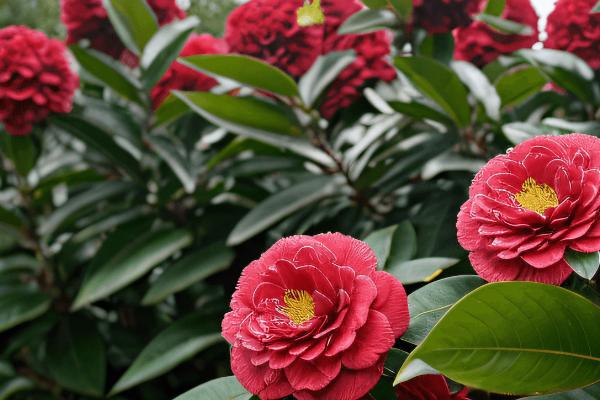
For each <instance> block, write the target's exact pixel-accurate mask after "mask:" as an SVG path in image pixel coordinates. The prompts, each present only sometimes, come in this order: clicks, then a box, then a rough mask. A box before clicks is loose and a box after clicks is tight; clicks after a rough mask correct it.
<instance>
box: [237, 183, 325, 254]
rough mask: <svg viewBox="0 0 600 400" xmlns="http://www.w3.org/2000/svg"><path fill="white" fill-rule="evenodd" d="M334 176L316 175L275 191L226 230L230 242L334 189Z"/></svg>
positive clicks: (244, 238) (289, 213) (247, 236)
mask: <svg viewBox="0 0 600 400" xmlns="http://www.w3.org/2000/svg"><path fill="white" fill-rule="evenodd" d="M336 189H337V185H336V183H335V179H333V178H332V177H330V176H319V177H315V178H313V179H309V180H306V181H304V182H302V183H299V184H297V185H294V186H291V187H289V188H287V189H285V190H282V191H281V192H278V193H276V194H274V195H272V196H270V197H268V198H267V199H266V200H264V201H263V202H262V203H260V204H258V205H257V206H256V207H254V208H253V209H252V211H250V212H249V213H248V214H246V216H245V217H244V218H242V220H241V221H240V222H238V224H237V225H236V226H235V228H234V229H233V231H232V232H231V233H230V234H229V238H228V239H227V244H229V245H231V246H233V245H237V244H240V243H242V242H244V241H245V240H247V239H250V238H251V237H253V236H254V235H256V234H258V233H260V232H262V231H263V230H265V229H267V228H269V227H270V226H271V225H273V224H275V223H276V222H278V221H280V220H281V219H283V218H285V217H287V216H289V215H291V214H293V213H295V212H297V211H299V210H301V209H303V208H304V207H306V206H308V205H310V204H313V203H316V202H317V201H319V200H322V199H324V198H326V197H330V196H332V195H334V194H335V193H336V191H337V190H336Z"/></svg>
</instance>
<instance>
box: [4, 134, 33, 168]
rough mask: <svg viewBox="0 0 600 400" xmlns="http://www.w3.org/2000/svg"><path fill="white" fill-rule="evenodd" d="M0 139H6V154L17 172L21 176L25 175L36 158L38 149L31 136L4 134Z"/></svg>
mask: <svg viewBox="0 0 600 400" xmlns="http://www.w3.org/2000/svg"><path fill="white" fill-rule="evenodd" d="M1 140H4V141H6V148H7V154H6V155H7V156H8V157H10V159H11V161H12V162H13V165H14V167H15V170H16V171H17V173H18V174H19V175H21V176H27V174H28V173H29V171H31V170H32V169H33V167H34V166H35V163H36V160H37V153H38V150H37V149H36V146H35V143H34V141H33V137H32V136H12V135H5V136H3V137H2V139H1Z"/></svg>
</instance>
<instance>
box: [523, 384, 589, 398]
mask: <svg viewBox="0 0 600 400" xmlns="http://www.w3.org/2000/svg"><path fill="white" fill-rule="evenodd" d="M523 399H527V400H598V399H600V383H597V384H595V385H592V386H588V387H586V388H584V389H576V390H571V391H570V392H563V393H557V394H549V395H546V396H531V397H524V398H523Z"/></svg>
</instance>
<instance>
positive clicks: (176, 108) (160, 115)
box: [153, 94, 190, 127]
mask: <svg viewBox="0 0 600 400" xmlns="http://www.w3.org/2000/svg"><path fill="white" fill-rule="evenodd" d="M188 111H190V108H189V107H188V106H187V104H185V103H184V102H183V101H181V100H179V99H178V98H177V97H175V96H173V94H169V96H167V98H166V99H165V100H164V101H163V102H162V103H161V104H160V105H159V106H158V108H157V109H156V110H155V111H154V123H153V127H158V126H161V125H165V124H168V123H170V122H173V121H175V120H176V119H177V118H179V117H181V116H182V115H184V114H185V113H187V112H188Z"/></svg>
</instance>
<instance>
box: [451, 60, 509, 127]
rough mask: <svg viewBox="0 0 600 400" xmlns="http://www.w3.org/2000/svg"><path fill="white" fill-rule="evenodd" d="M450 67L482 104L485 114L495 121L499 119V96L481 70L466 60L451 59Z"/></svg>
mask: <svg viewBox="0 0 600 400" xmlns="http://www.w3.org/2000/svg"><path fill="white" fill-rule="evenodd" d="M451 67H452V69H453V70H454V72H456V74H457V75H458V77H459V78H460V80H461V81H462V82H463V83H464V84H465V85H466V86H467V87H468V88H469V90H470V91H471V94H472V95H473V97H475V99H477V101H479V102H480V103H481V104H483V107H484V108H485V112H486V114H487V115H488V116H489V117H490V118H491V119H493V120H495V121H498V120H500V105H501V104H502V102H501V97H500V96H499V95H498V92H496V89H495V88H494V86H493V85H492V84H491V83H490V81H489V80H488V79H487V77H486V76H485V75H484V74H483V72H481V70H480V69H478V68H477V67H476V66H474V65H473V64H471V63H468V62H466V61H453V62H452V64H451Z"/></svg>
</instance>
